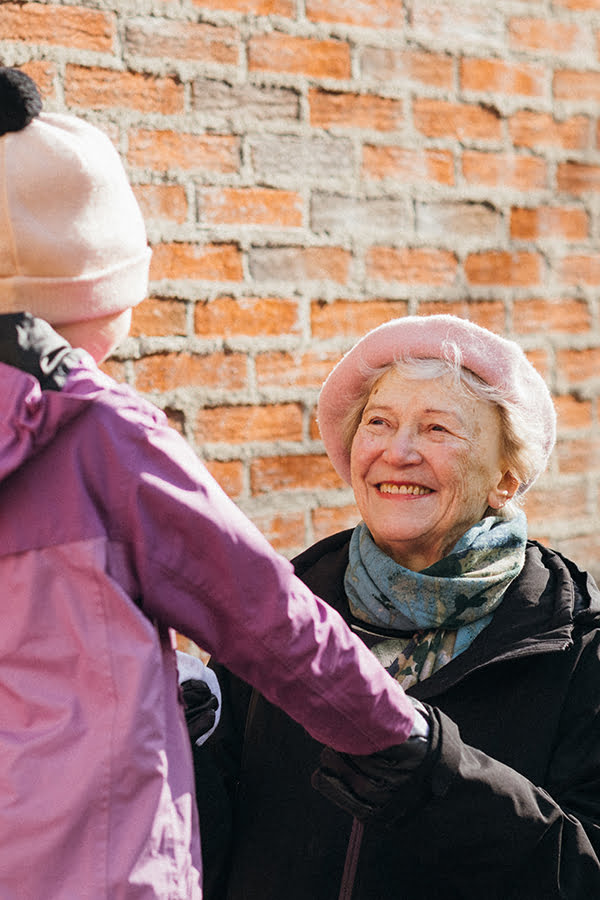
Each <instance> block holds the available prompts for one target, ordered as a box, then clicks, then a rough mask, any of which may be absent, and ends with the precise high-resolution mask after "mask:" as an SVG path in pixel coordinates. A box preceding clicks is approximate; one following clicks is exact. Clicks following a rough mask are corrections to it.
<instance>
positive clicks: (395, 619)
mask: <svg viewBox="0 0 600 900" xmlns="http://www.w3.org/2000/svg"><path fill="white" fill-rule="evenodd" d="M526 541H527V520H526V518H525V515H524V514H523V513H522V512H520V511H519V512H517V513H516V515H514V516H513V517H512V518H502V517H500V516H487V517H486V518H484V519H482V520H481V521H480V522H478V523H477V524H476V525H474V526H473V527H472V528H470V529H469V530H468V531H467V532H466V534H464V535H463V536H462V538H461V539H460V540H459V541H458V543H457V544H455V546H454V547H453V548H452V550H451V552H450V553H449V554H448V555H447V556H445V557H444V558H443V559H440V560H438V561H437V562H436V563H434V564H433V565H432V566H429V567H428V568H427V569H423V571H421V572H412V571H411V570H410V569H405V568H404V567H403V566H401V565H399V564H398V563H396V562H394V560H393V559H391V558H390V557H389V556H388V555H387V554H386V553H384V552H383V550H380V549H379V547H378V546H377V545H376V544H375V542H374V540H373V538H372V536H371V533H370V531H369V530H368V528H367V526H366V525H365V523H364V522H361V523H360V524H359V525H357V527H356V528H355V529H354V531H353V533H352V537H351V539H350V557H349V562H348V567H347V569H346V575H345V581H344V584H345V589H346V595H347V597H348V602H349V604H350V610H351V612H352V615H353V616H354V617H355V618H356V619H358V620H360V621H363V622H365V623H368V624H369V625H374V626H376V627H378V628H385V629H389V630H392V631H398V632H399V634H398V636H397V637H393V638H386V639H384V640H382V641H381V642H379V643H376V644H375V645H374V646H373V647H371V650H372V652H373V653H374V654H375V656H376V657H377V658H378V659H379V661H380V662H381V664H382V665H383V666H384V667H385V668H386V669H387V670H388V671H389V672H390V673H391V674H392V675H393V676H394V677H395V678H396V679H397V680H398V681H399V682H400V683H401V684H402V686H403V687H404V688H409V687H410V686H411V685H413V684H415V682H417V681H422V680H423V679H424V678H428V677H429V676H430V675H433V673H434V672H437V670H438V669H440V668H441V667H442V666H444V665H446V663H448V662H450V660H451V659H454V658H455V657H456V656H458V655H459V653H462V652H463V651H464V650H466V648H467V647H468V646H469V645H470V644H471V643H472V642H473V641H474V640H475V638H476V637H477V635H478V634H480V633H481V632H482V631H483V629H484V628H485V627H486V626H487V625H488V624H489V623H490V622H491V620H492V616H493V613H494V610H495V609H497V607H498V606H499V605H500V603H501V602H502V597H503V596H504V592H505V591H506V588H507V587H508V585H509V584H510V583H511V581H513V580H514V579H515V578H516V577H517V575H518V574H519V573H520V571H521V569H522V568H523V564H524V562H525V544H526Z"/></svg>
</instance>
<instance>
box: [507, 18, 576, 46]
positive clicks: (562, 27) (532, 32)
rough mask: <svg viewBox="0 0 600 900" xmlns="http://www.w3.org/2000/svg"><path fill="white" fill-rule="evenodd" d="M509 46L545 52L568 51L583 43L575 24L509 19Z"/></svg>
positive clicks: (544, 20)
mask: <svg viewBox="0 0 600 900" xmlns="http://www.w3.org/2000/svg"><path fill="white" fill-rule="evenodd" d="M508 31H509V41H510V46H511V47H513V48H515V49H519V50H542V51H544V52H545V53H570V52H573V51H577V48H578V47H580V46H582V44H584V43H585V35H584V33H583V32H582V31H581V29H580V28H578V26H577V25H572V24H569V23H567V22H557V21H548V20H546V19H531V18H523V19H517V18H515V19H511V20H510V22H509V24H508Z"/></svg>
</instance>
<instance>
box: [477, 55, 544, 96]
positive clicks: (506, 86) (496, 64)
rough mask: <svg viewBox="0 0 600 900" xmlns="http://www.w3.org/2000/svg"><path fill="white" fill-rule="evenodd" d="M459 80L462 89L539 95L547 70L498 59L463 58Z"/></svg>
mask: <svg viewBox="0 0 600 900" xmlns="http://www.w3.org/2000/svg"><path fill="white" fill-rule="evenodd" d="M460 81H461V86H462V88H463V90H465V91H491V92H492V93H499V94H511V95H513V94H520V95H522V96H525V97H540V96H542V95H543V93H544V89H545V85H546V69H544V68H543V67H542V66H534V65H528V64H526V63H521V64H515V63H507V62H504V61H503V60H500V59H464V58H463V59H462V61H461V64H460Z"/></svg>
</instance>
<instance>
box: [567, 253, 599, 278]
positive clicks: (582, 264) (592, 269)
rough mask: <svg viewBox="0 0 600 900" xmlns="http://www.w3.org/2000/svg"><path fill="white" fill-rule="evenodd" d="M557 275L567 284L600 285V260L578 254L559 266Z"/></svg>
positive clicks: (595, 257)
mask: <svg viewBox="0 0 600 900" xmlns="http://www.w3.org/2000/svg"><path fill="white" fill-rule="evenodd" d="M557 275H558V277H559V278H560V280H561V281H562V282H564V283H565V284H593V285H597V284H600V258H598V256H596V255H594V256H584V255H583V254H576V255H573V256H565V257H564V258H563V259H562V260H561V261H560V262H559V263H558V264H557Z"/></svg>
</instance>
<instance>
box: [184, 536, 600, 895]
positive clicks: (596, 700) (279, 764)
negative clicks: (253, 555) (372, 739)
mask: <svg viewBox="0 0 600 900" xmlns="http://www.w3.org/2000/svg"><path fill="white" fill-rule="evenodd" d="M349 537H350V532H343V533H340V534H338V535H334V536H333V537H331V538H327V539H326V540H325V541H321V542H319V543H318V544H316V545H315V546H313V547H312V548H310V549H309V550H307V551H306V552H305V553H303V554H302V555H301V556H300V557H298V558H297V559H296V560H295V565H296V570H297V572H298V574H299V575H300V577H301V578H302V579H303V580H304V581H305V582H306V583H307V584H308V585H309V586H310V587H311V588H312V590H314V591H315V592H316V593H318V594H319V595H320V596H322V597H323V598H324V599H325V600H326V601H327V602H329V603H330V604H331V605H332V606H334V607H335V608H337V609H338V610H339V611H340V612H341V613H342V614H343V616H344V617H345V618H346V620H347V621H349V622H351V624H356V623H352V620H351V616H350V613H349V611H348V607H347V603H346V600H345V596H344V591H343V573H344V571H345V568H346V564H347V560H348V541H349ZM356 630H357V631H359V632H360V633H361V635H362V636H363V639H365V641H366V642H367V643H369V639H370V637H371V636H370V635H369V633H367V632H364V631H363V630H362V628H356ZM380 636H381V634H380V633H379V634H378V637H380ZM215 668H216V669H217V671H218V674H219V679H220V682H221V687H222V690H223V713H222V719H221V724H220V726H219V728H218V729H217V732H216V733H215V735H214V736H213V738H212V740H211V741H209V743H208V744H207V745H205V747H203V748H200V749H199V750H197V758H196V762H197V773H198V782H197V789H198V806H199V812H200V817H201V823H202V834H203V841H204V854H205V867H206V872H207V876H206V879H207V880H206V898H207V900H224V898H227V900H242V898H244V900H336V898H338V896H340V897H344V898H346V900H350V898H352V900H404V898H411V900H416V898H418V900H433V898H442V897H443V898H444V900H454V898H469V900H482V898H485V900H496V898H497V900H500V898H501V900H508V898H510V900H517V898H519V900H555V898H556V900H558V898H568V900H575V898H581V900H584V898H585V900H591V898H595V897H600V592H599V590H598V588H597V587H596V585H595V583H594V581H593V580H592V579H591V578H590V577H589V576H588V575H586V574H585V573H582V572H580V571H579V570H578V569H577V568H576V567H575V565H574V564H573V563H571V562H570V561H568V560H566V559H564V558H563V557H562V556H560V555H559V554H557V553H555V552H553V551H551V550H548V549H546V548H544V547H542V546H541V545H538V544H536V543H529V544H528V548H527V557H526V564H525V567H524V569H523V572H522V573H521V575H520V576H519V578H518V579H516V581H515V582H513V584H512V585H511V586H510V588H509V589H508V591H507V593H506V595H505V597H504V599H503V602H502V604H501V606H500V607H499V609H498V610H497V612H496V613H495V614H494V618H493V621H492V623H491V624H490V625H489V626H488V627H487V628H486V629H485V630H484V631H483V632H482V633H481V634H480V635H479V637H478V638H477V639H476V640H475V641H474V642H473V644H472V645H471V646H470V647H469V648H468V650H466V651H465V652H464V653H463V654H461V655H460V656H459V657H457V658H456V659H455V660H453V661H452V662H450V663H449V664H447V665H446V666H445V667H443V668H442V669H440V670H439V671H438V672H437V673H436V674H435V675H433V676H432V677H431V678H429V679H428V680H426V681H424V682H421V683H420V684H418V685H416V686H415V687H414V688H413V689H411V691H410V693H412V694H413V695H414V696H416V697H418V698H419V699H421V700H422V701H423V702H424V703H426V704H428V705H430V706H431V707H432V709H433V716H434V752H435V758H436V762H435V765H434V766H433V769H432V773H431V777H430V778H429V779H428V783H427V785H426V786H425V789H424V791H423V793H422V794H421V795H420V798H419V802H418V804H417V805H416V808H415V807H414V804H413V803H412V802H409V798H408V797H407V796H403V795H400V794H399V796H398V812H399V813H400V815H399V818H398V819H397V820H396V821H395V822H393V823H385V824H379V823H377V824H374V823H371V824H368V825H367V826H366V827H365V829H364V833H361V832H362V826H358V825H357V823H356V822H354V823H353V821H352V820H351V818H350V817H349V816H348V815H346V814H345V813H343V812H341V811H340V810H338V809H337V808H336V807H334V806H333V805H332V804H330V803H329V802H328V801H327V800H325V799H324V798H323V797H321V796H320V795H319V794H318V793H316V792H315V791H314V790H313V788H312V787H311V784H310V778H311V774H312V772H313V771H314V769H315V768H316V767H317V765H318V762H319V753H320V750H321V747H320V745H319V744H317V743H316V742H315V741H313V740H312V739H311V738H310V737H309V736H308V734H307V733H306V732H305V731H304V730H303V729H302V728H301V727H300V726H299V725H297V724H296V723H295V722H293V721H292V720H291V719H290V718H289V717H288V716H286V715H285V714H284V713H283V712H281V711H280V710H279V709H277V708H275V707H274V706H272V705H271V704H269V703H268V702H267V701H266V700H265V699H264V698H263V697H262V696H260V695H259V694H257V693H256V692H254V691H252V689H251V688H250V687H249V686H248V685H246V684H244V683H243V682H240V681H239V680H237V679H236V678H235V677H234V676H232V675H231V674H230V673H228V672H227V671H226V670H223V669H222V668H219V667H215ZM345 866H346V871H345V873H344V868H345ZM340 891H341V893H340Z"/></svg>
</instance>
